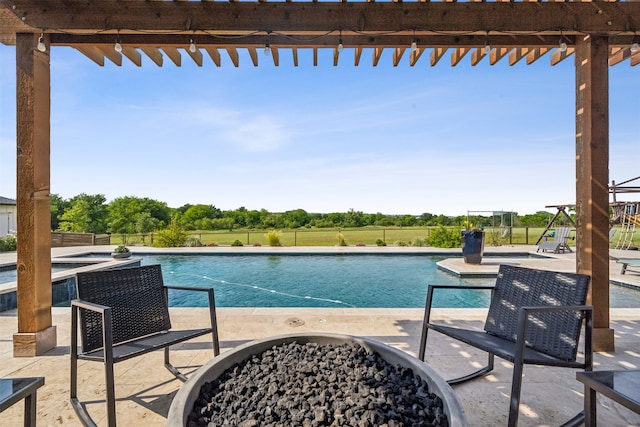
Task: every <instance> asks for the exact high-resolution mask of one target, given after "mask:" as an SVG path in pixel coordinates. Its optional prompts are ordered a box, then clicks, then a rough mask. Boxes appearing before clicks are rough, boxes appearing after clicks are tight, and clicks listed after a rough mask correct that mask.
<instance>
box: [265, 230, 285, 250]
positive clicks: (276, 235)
mask: <svg viewBox="0 0 640 427" xmlns="http://www.w3.org/2000/svg"><path fill="white" fill-rule="evenodd" d="M266 236H267V242H269V246H282V243H280V232H279V231H276V230H271V231H269V232H268V233H267V234H266Z"/></svg>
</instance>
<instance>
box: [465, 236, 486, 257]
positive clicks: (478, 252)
mask: <svg viewBox="0 0 640 427" xmlns="http://www.w3.org/2000/svg"><path fill="white" fill-rule="evenodd" d="M483 254H484V231H463V232H462V256H463V258H464V262H465V263H467V264H480V263H481V262H482V255H483Z"/></svg>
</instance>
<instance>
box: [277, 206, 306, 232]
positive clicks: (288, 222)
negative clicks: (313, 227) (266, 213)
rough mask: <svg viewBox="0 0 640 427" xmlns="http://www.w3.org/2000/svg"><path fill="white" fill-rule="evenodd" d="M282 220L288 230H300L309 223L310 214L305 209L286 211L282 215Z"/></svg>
mask: <svg viewBox="0 0 640 427" xmlns="http://www.w3.org/2000/svg"><path fill="white" fill-rule="evenodd" d="M282 219H283V221H284V226H285V227H286V228H300V227H304V226H305V224H307V222H308V221H309V214H307V211H305V210H304V209H296V210H292V211H286V212H285V213H284V214H283V215H282Z"/></svg>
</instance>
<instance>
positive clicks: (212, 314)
mask: <svg viewBox="0 0 640 427" xmlns="http://www.w3.org/2000/svg"><path fill="white" fill-rule="evenodd" d="M169 289H173V290H176V291H196V292H206V293H207V297H208V299H209V320H210V322H211V329H212V330H213V334H214V336H215V340H214V344H213V354H214V356H217V355H218V354H220V344H219V343H218V319H217V316H216V298H215V295H214V292H213V288H197V287H191V286H174V285H164V292H165V298H166V299H167V304H168V303H169Z"/></svg>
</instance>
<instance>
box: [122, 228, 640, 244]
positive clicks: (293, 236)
mask: <svg viewBox="0 0 640 427" xmlns="http://www.w3.org/2000/svg"><path fill="white" fill-rule="evenodd" d="M435 228H436V227H384V228H383V227H363V228H347V229H297V230H278V231H279V233H280V243H281V244H282V245H283V246H336V245H338V244H339V235H342V237H343V238H344V240H345V242H346V244H347V245H349V246H355V245H376V241H377V240H381V241H383V242H385V243H386V244H387V245H389V246H391V245H412V246H419V244H417V243H419V242H420V240H424V239H426V238H427V237H428V236H429V233H430V232H431V230H433V229H435ZM454 229H456V230H457V229H459V227H454ZM484 230H485V245H487V246H500V245H510V244H511V245H535V244H536V242H537V240H538V238H539V237H540V236H541V234H542V232H543V231H544V228H542V227H540V228H529V227H513V228H508V227H505V228H495V229H492V228H485V229H484ZM268 231H269V230H234V231H215V232H213V231H192V232H189V234H190V235H191V236H194V237H196V238H198V239H200V241H201V242H202V244H203V245H212V246H213V245H221V246H227V245H231V244H232V243H233V242H234V241H236V240H238V241H240V242H241V243H242V244H243V245H245V246H251V245H261V246H268V240H267V233H268ZM571 236H572V237H574V236H575V231H573V232H572V233H571ZM621 236H622V237H623V238H624V237H627V238H628V237H629V236H628V235H627V236H625V235H624V234H623V233H622V232H621V229H620V228H619V227H618V228H617V232H616V234H615V235H614V237H613V239H612V240H611V247H615V245H616V244H617V243H618V241H619V239H620V237H621ZM153 237H154V236H153V234H147V235H127V236H125V239H126V244H129V245H134V244H135V245H151V244H152V242H153ZM122 240H123V236H121V235H115V234H114V235H112V237H111V244H120V243H122ZM569 245H570V246H575V240H570V241H569ZM631 246H635V247H638V246H640V231H639V232H638V233H635V234H634V235H633V239H632V243H631Z"/></svg>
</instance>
